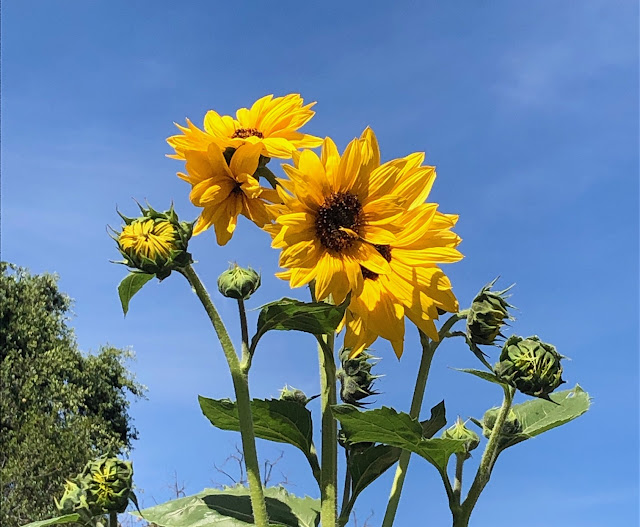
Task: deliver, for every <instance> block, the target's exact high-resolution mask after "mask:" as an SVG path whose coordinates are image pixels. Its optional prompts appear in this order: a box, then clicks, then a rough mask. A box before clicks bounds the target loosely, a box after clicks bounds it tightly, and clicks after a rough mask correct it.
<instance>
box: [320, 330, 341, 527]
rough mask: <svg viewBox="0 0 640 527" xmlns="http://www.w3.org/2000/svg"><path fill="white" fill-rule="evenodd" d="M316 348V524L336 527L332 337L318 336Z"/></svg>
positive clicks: (335, 432) (335, 426)
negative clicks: (318, 416) (318, 505)
mask: <svg viewBox="0 0 640 527" xmlns="http://www.w3.org/2000/svg"><path fill="white" fill-rule="evenodd" d="M322 340H323V342H322V344H320V343H319V345H318V357H319V362H320V408H321V412H322V447H321V452H322V458H321V460H320V463H321V477H320V481H321V482H320V499H321V503H322V505H321V509H320V524H321V525H322V527H336V516H337V512H338V425H337V422H336V420H335V419H334V418H333V415H332V414H331V406H333V405H335V404H336V402H337V395H336V364H335V361H334V358H333V340H334V335H333V334H331V335H325V336H324V337H322Z"/></svg>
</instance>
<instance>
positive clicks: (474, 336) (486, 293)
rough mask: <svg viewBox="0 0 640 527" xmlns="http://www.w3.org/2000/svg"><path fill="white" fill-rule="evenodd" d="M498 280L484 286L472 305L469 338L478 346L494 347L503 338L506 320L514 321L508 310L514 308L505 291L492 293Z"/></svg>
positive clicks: (468, 323)
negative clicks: (508, 301) (498, 339)
mask: <svg viewBox="0 0 640 527" xmlns="http://www.w3.org/2000/svg"><path fill="white" fill-rule="evenodd" d="M497 280H498V279H497V278H496V279H495V280H493V281H492V282H491V283H489V284H487V285H486V286H484V287H483V288H482V289H481V290H480V292H479V293H478V294H477V296H476V297H475V298H474V299H473V302H472V303H471V308H470V309H469V314H468V316H467V338H468V339H469V340H470V341H471V342H472V343H473V344H476V345H479V344H481V345H485V346H489V345H492V344H493V343H494V342H495V340H496V339H497V338H498V337H503V338H504V335H502V333H500V331H501V329H502V326H503V325H504V324H505V323H506V322H505V321H506V320H513V317H512V316H511V315H510V314H509V311H508V308H512V307H513V306H512V305H510V304H509V303H507V301H506V298H507V297H506V296H505V293H506V292H507V291H508V290H509V289H510V288H507V289H505V290H503V291H492V290H491V288H492V287H493V285H494V284H495V283H496V281H497Z"/></svg>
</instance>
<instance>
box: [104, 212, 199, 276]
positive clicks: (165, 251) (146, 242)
mask: <svg viewBox="0 0 640 527" xmlns="http://www.w3.org/2000/svg"><path fill="white" fill-rule="evenodd" d="M138 207H140V211H141V213H142V216H140V217H138V218H128V217H126V216H124V215H123V214H121V213H120V212H118V214H119V215H120V217H121V218H122V219H123V220H124V223H125V225H124V226H123V228H122V231H120V232H116V231H114V236H112V237H113V238H114V240H115V241H116V242H117V244H118V249H119V250H120V253H121V254H122V255H123V256H124V261H121V262H116V263H122V264H124V265H126V266H128V267H131V268H133V269H138V270H140V271H143V272H145V273H148V274H155V275H156V277H157V278H158V279H160V280H164V279H165V278H166V277H167V276H169V275H170V274H171V271H173V270H174V269H179V268H181V267H185V266H187V265H189V264H191V263H192V262H193V259H192V258H191V255H190V254H189V253H188V252H187V246H188V243H189V239H190V238H191V235H192V233H193V225H194V222H191V223H189V222H185V221H182V222H181V221H180V220H179V219H178V215H177V214H176V212H175V211H174V210H173V205H171V207H170V208H169V210H168V211H165V212H158V211H156V210H154V209H153V208H152V207H151V206H149V207H148V208H146V209H145V208H144V207H143V206H142V205H140V204H138Z"/></svg>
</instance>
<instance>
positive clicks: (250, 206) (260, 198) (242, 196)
mask: <svg viewBox="0 0 640 527" xmlns="http://www.w3.org/2000/svg"><path fill="white" fill-rule="evenodd" d="M261 152H262V146H261V145H259V144H246V145H243V146H241V147H240V148H238V149H237V150H236V151H235V152H234V153H233V156H232V157H231V160H230V162H229V163H228V164H227V161H226V159H225V157H224V155H223V153H222V150H221V149H220V147H219V146H218V145H217V144H216V143H211V144H209V146H208V148H207V150H206V151H199V150H186V151H185V152H184V156H185V159H186V171H187V173H186V174H183V173H178V176H179V177H180V178H182V179H184V180H185V181H187V182H188V183H191V185H192V189H191V193H190V195H189V199H190V200H191V203H193V204H194V205H195V206H196V207H202V209H203V210H202V213H201V214H200V217H199V218H198V221H197V223H196V225H195V227H194V229H193V234H194V235H196V234H200V233H201V232H203V231H204V230H206V229H208V228H209V227H211V226H212V225H213V227H214V229H215V232H216V238H217V240H218V243H219V244H220V245H225V244H226V243H227V242H228V241H229V240H230V239H231V236H232V235H233V232H234V230H235V228H236V223H237V221H238V215H239V214H242V215H243V216H246V217H247V218H249V219H250V220H251V221H253V222H254V223H255V224H256V225H258V226H259V227H263V226H264V225H265V223H267V222H269V221H270V217H269V214H268V212H267V209H266V203H267V202H273V201H274V200H276V201H277V200H278V195H277V193H276V191H274V190H273V189H266V188H263V187H261V186H260V184H259V183H258V181H257V179H255V178H254V177H253V174H254V173H255V171H256V169H257V168H258V162H259V159H260V153H261Z"/></svg>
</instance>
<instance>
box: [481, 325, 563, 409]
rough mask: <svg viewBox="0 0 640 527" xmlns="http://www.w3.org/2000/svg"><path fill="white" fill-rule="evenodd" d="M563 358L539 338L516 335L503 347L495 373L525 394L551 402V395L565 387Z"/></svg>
mask: <svg viewBox="0 0 640 527" xmlns="http://www.w3.org/2000/svg"><path fill="white" fill-rule="evenodd" d="M563 358H564V357H563V356H562V355H560V354H559V353H558V352H557V351H556V348H555V347H554V346H552V345H551V344H546V343H545V342H542V341H541V340H540V339H539V338H538V337H536V336H533V337H528V338H526V339H523V338H522V337H518V336H516V335H514V336H512V337H509V339H508V340H507V341H506V342H505V343H504V346H503V348H502V352H501V353H500V362H498V363H497V364H496V365H495V366H494V368H493V369H494V371H495V373H496V375H497V376H498V377H500V378H501V379H502V380H504V381H506V382H508V383H509V384H511V385H512V386H514V387H515V388H517V389H518V390H520V391H521V392H522V393H524V394H527V395H532V396H534V397H541V398H542V399H547V400H550V399H549V394H550V393H551V392H553V391H554V390H555V389H556V388H557V387H558V386H560V385H561V384H562V383H564V381H563V380H562V365H561V364H560V360H561V359H563Z"/></svg>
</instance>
